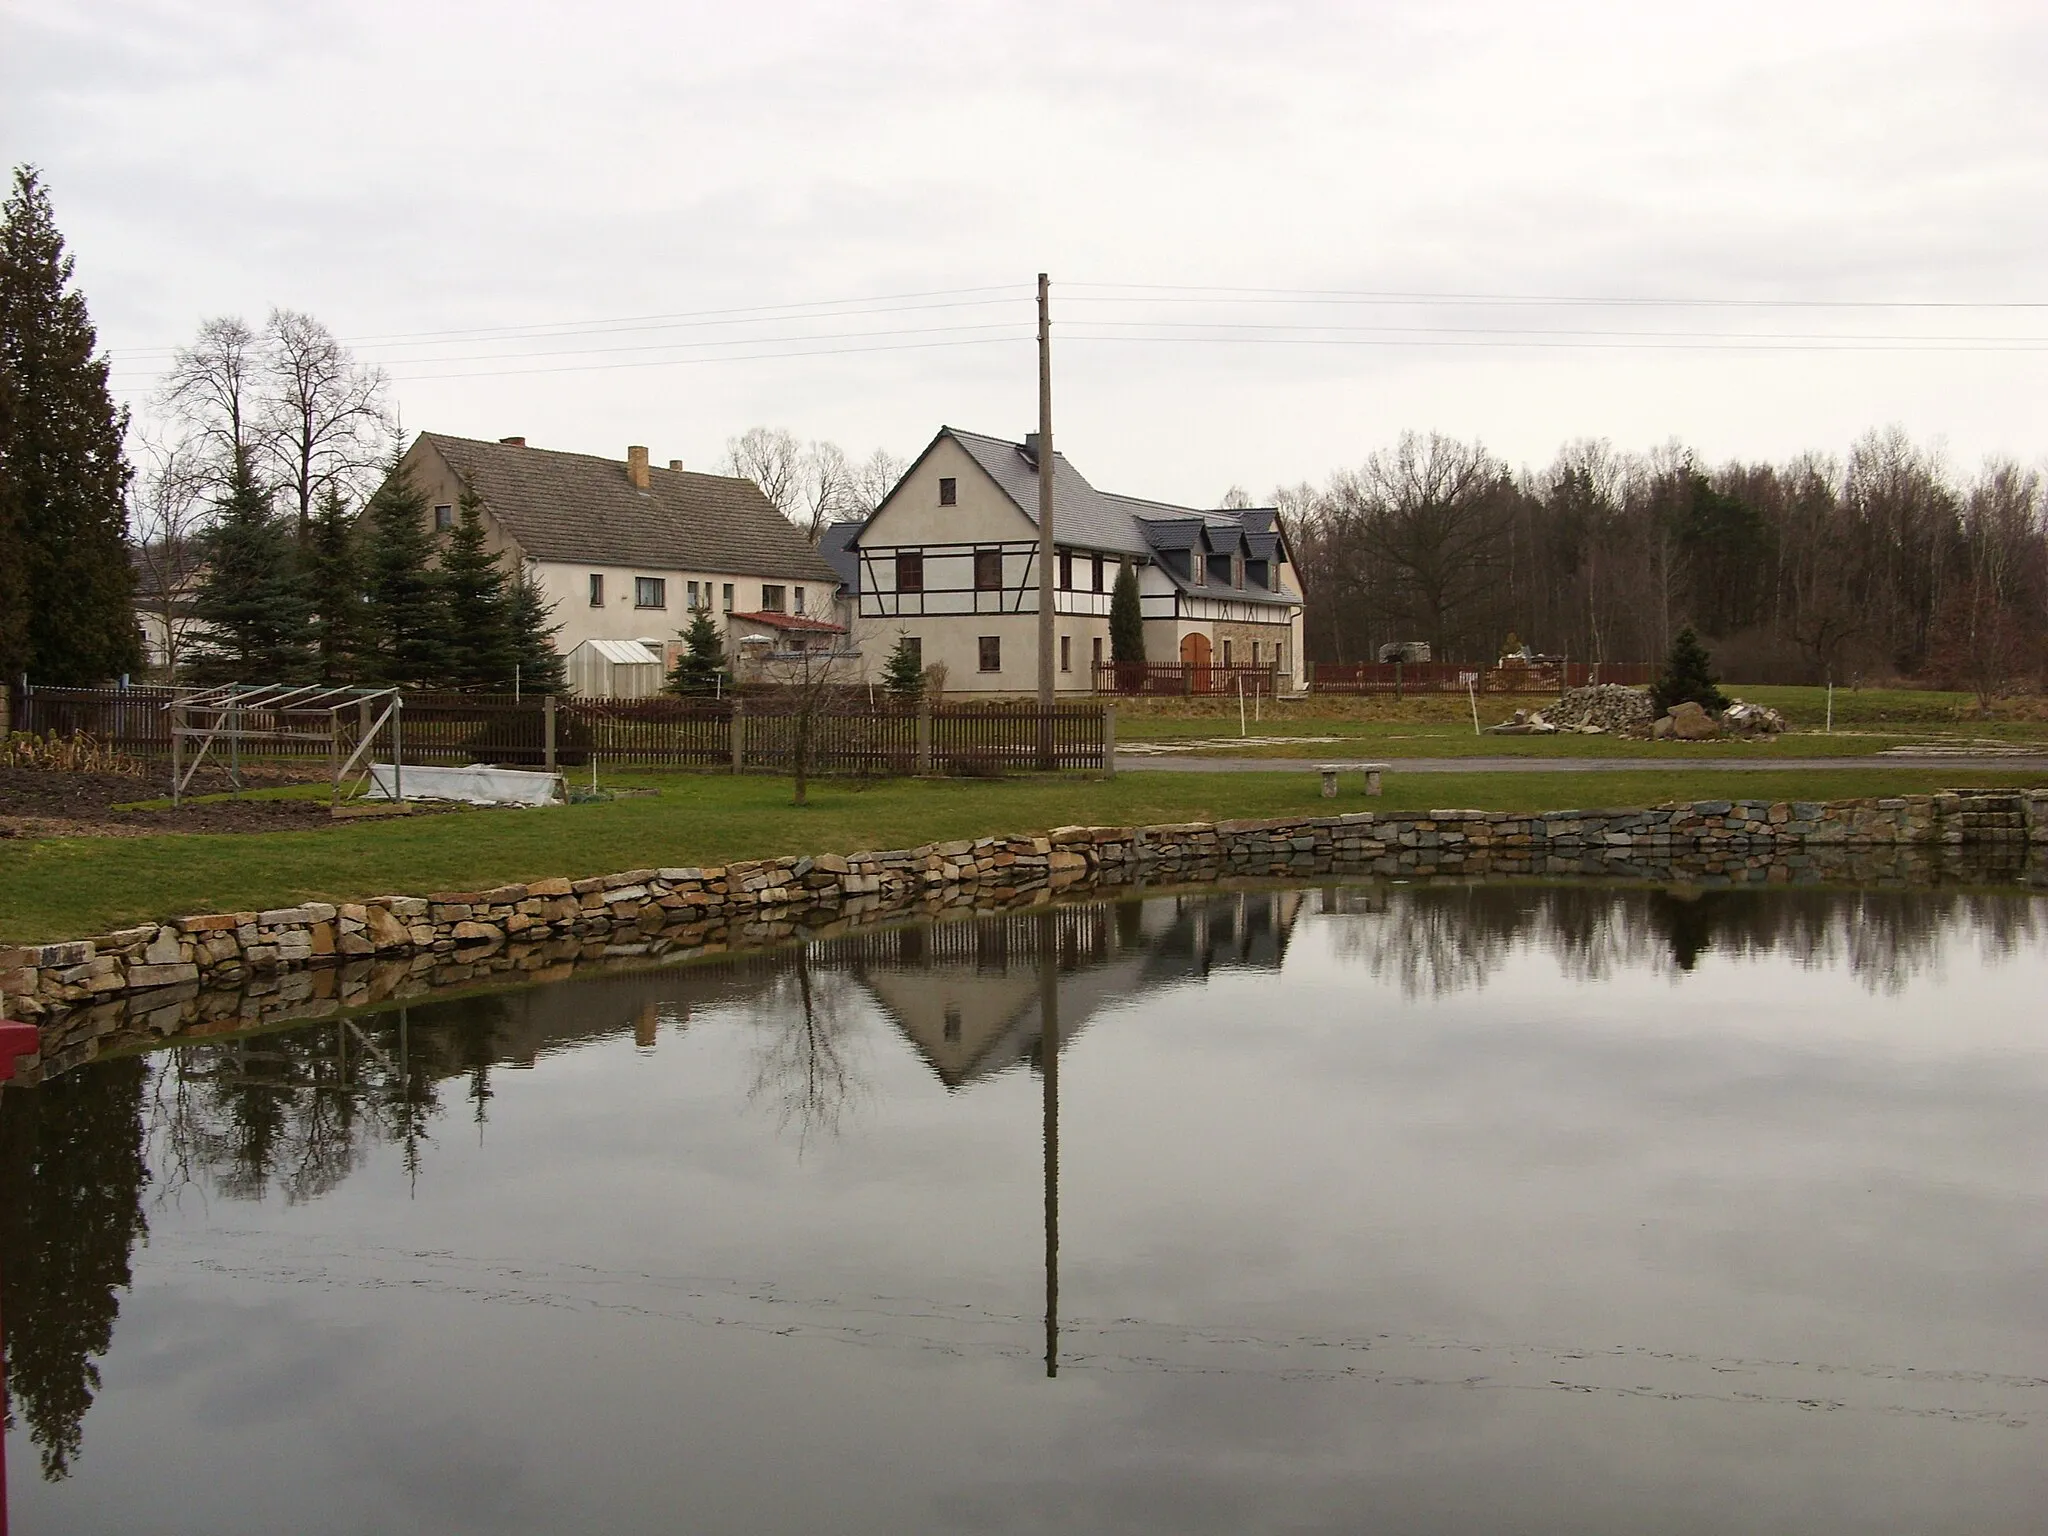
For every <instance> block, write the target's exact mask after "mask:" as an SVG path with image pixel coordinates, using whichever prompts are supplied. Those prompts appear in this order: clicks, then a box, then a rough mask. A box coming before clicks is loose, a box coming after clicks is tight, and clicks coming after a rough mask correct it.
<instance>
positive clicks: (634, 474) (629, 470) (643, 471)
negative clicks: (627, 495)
mask: <svg viewBox="0 0 2048 1536" xmlns="http://www.w3.org/2000/svg"><path fill="white" fill-rule="evenodd" d="M626 478H627V479H628V480H630V481H632V482H633V484H634V485H635V486H636V487H637V488H638V489H640V490H643V491H644V490H646V489H647V450H646V449H645V448H644V447H641V446H639V445H637V444H636V445H635V446H633V447H631V448H628V449H627V450H626Z"/></svg>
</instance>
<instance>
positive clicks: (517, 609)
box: [505, 569, 568, 693]
mask: <svg viewBox="0 0 2048 1536" xmlns="http://www.w3.org/2000/svg"><path fill="white" fill-rule="evenodd" d="M505 610H506V614H507V625H508V627H509V628H510V630H511V632H512V659H513V661H514V663H515V664H516V665H517V667H518V669H519V670H518V673H517V676H518V678H519V686H520V688H521V689H522V690H523V691H528V692H532V693H563V692H566V691H567V689H568V676H567V674H566V673H565V672H564V670H563V668H562V657H561V653H560V652H558V651H557V650H556V649H555V636H556V635H558V634H560V633H561V629H562V626H561V625H559V624H553V623H550V622H549V620H551V619H552V618H553V617H554V614H555V605H554V604H553V603H551V602H549V601H548V599H547V594H546V593H544V592H542V591H541V589H540V583H539V582H538V581H536V580H535V579H534V576H533V572H531V571H528V570H523V569H522V570H519V571H515V572H514V573H513V576H512V589H511V592H510V593H509V595H508V597H507V600H506V604H505Z"/></svg>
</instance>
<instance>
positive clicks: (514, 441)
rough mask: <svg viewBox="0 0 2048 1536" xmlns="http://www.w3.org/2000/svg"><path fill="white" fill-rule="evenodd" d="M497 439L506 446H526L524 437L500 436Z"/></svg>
mask: <svg viewBox="0 0 2048 1536" xmlns="http://www.w3.org/2000/svg"><path fill="white" fill-rule="evenodd" d="M498 441H499V442H501V443H503V444H504V445H505V446H506V447H507V448H524V447H525V446H526V439H525V438H523V437H501V438H499V439H498Z"/></svg>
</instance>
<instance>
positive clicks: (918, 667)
mask: <svg viewBox="0 0 2048 1536" xmlns="http://www.w3.org/2000/svg"><path fill="white" fill-rule="evenodd" d="M882 686H883V687H884V688H887V689H888V690H889V692H890V693H892V694H894V695H895V696H896V697H897V698H899V699H901V700H903V701H904V702H905V703H911V702H914V701H915V700H917V699H920V698H922V697H924V656H923V647H921V646H920V645H919V644H918V643H917V642H916V641H915V640H913V639H912V638H911V637H910V636H909V635H898V636H897V637H896V648H895V649H894V650H892V651H890V652H889V660H888V662H887V663H886V664H885V665H884V666H883V668H882Z"/></svg>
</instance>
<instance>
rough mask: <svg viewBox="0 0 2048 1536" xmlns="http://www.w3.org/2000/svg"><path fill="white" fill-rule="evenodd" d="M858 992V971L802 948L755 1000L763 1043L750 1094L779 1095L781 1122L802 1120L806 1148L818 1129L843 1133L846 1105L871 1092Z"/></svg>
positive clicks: (801, 1141)
mask: <svg viewBox="0 0 2048 1536" xmlns="http://www.w3.org/2000/svg"><path fill="white" fill-rule="evenodd" d="M858 995H859V993H858V989H857V987H856V985H855V982H854V979H853V978H852V977H851V976H849V975H847V974H845V973H844V972H839V971H827V970H821V969H819V968H818V967H816V966H814V965H813V964H812V963H811V958H810V954H809V952H808V951H806V950H799V951H797V952H796V955H795V958H794V961H793V963H791V964H790V965H789V966H788V968H787V969H784V970H779V971H778V972H777V973H776V974H775V975H774V977H773V978H772V979H771V980H770V981H769V982H768V984H767V986H766V987H764V988H763V989H762V991H761V992H760V993H759V995H758V996H757V997H756V999H755V1001H754V1004H753V1007H752V1009H751V1013H752V1016H753V1019H754V1021H755V1023H756V1025H757V1026H758V1027H759V1029H760V1031H761V1033H760V1037H759V1039H760V1049H759V1052H758V1054H757V1055H756V1057H755V1062H754V1082H753V1086H752V1087H751V1088H749V1089H748V1091H747V1098H748V1100H749V1102H755V1103H758V1102H761V1101H763V1100H766V1101H769V1102H772V1103H773V1104H774V1105H775V1109H776V1125H777V1127H778V1129H785V1130H786V1129H787V1128H788V1127H789V1126H790V1125H791V1124H792V1123H794V1124H795V1125H796V1127H797V1146H798V1149H799V1151H801V1150H802V1149H803V1148H804V1147H806V1146H808V1145H809V1142H810V1137H811V1133H812V1132H814V1131H822V1132H824V1133H825V1134H826V1135H828V1136H831V1135H837V1134H838V1132H839V1120H840V1116H841V1115H842V1114H843V1113H844V1112H845V1109H846V1106H847V1105H848V1104H849V1103H851V1102H852V1101H853V1100H855V1099H856V1098H859V1097H860V1096H862V1095H863V1094H864V1093H865V1092H866V1084H865V1083H864V1082H863V1080H862V1078H861V1072H860V1066H859V1063H858V1062H857V1061H855V1059H854V1055H853V1050H852V1043H853V1042H852V1034H851V1031H850V1029H849V1023H850V1019H851V1015H852V1012H853V1009H852V1006H851V1005H852V1004H853V1002H854V1000H855V999H856V998H857V997H858Z"/></svg>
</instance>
